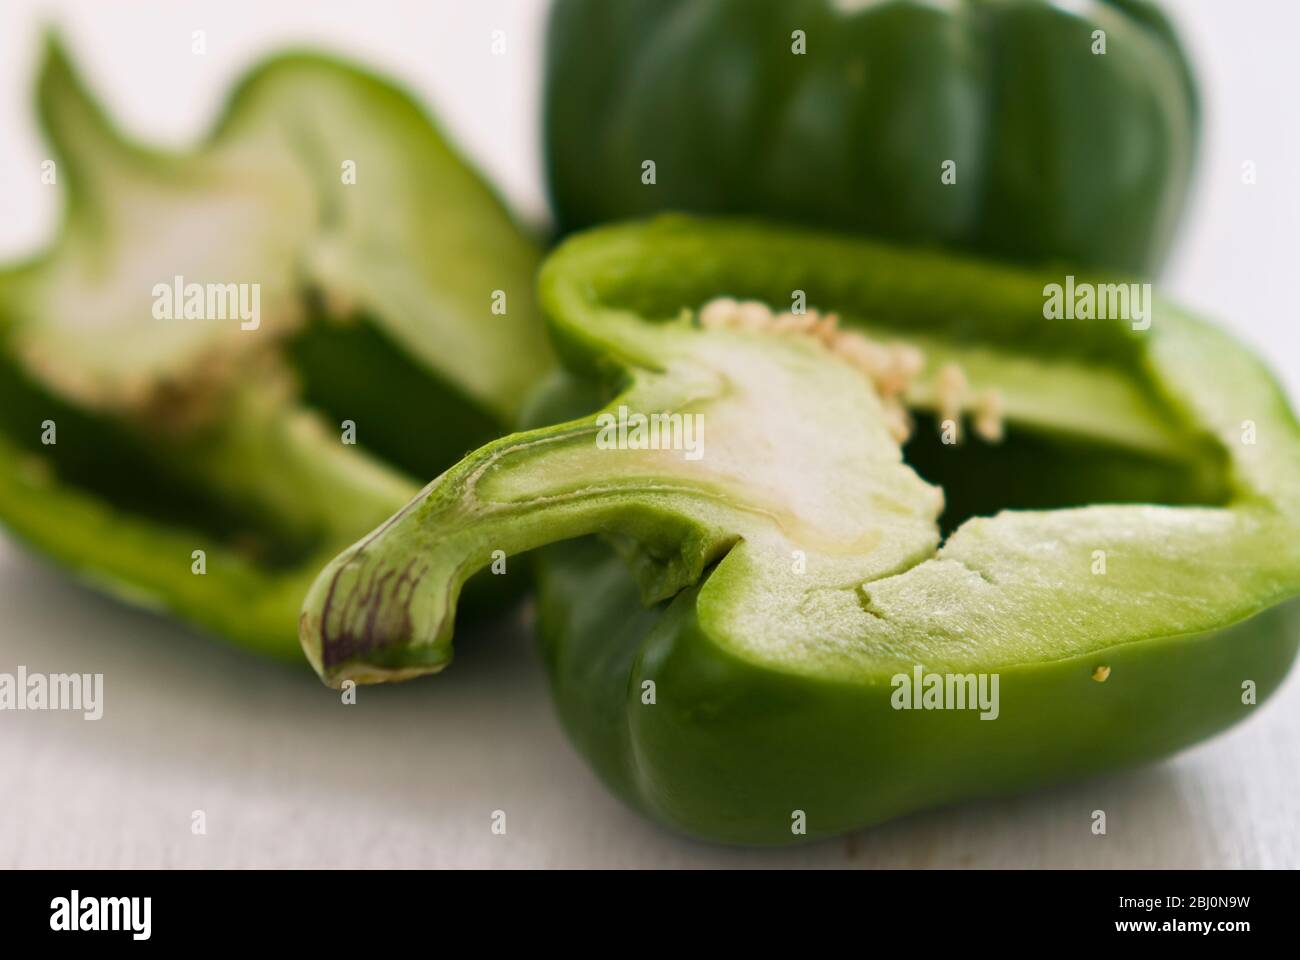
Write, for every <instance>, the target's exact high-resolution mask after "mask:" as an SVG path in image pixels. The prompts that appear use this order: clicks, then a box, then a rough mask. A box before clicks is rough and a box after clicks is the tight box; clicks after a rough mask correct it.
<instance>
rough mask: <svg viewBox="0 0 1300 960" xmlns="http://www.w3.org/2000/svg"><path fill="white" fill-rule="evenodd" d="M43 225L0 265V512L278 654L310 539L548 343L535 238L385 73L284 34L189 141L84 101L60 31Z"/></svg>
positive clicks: (364, 516)
mask: <svg viewBox="0 0 1300 960" xmlns="http://www.w3.org/2000/svg"><path fill="white" fill-rule="evenodd" d="M38 97H39V107H40V117H41V120H42V123H43V125H44V127H45V130H46V132H47V134H48V136H49V139H50V141H51V143H52V145H53V148H54V151H55V159H53V160H51V161H49V162H48V163H47V164H46V165H45V168H44V170H43V175H45V176H46V182H47V183H50V184H55V185H60V186H65V187H66V188H67V204H66V210H65V216H64V223H63V227H62V230H61V232H60V235H59V236H58V238H57V239H56V241H55V242H54V244H53V246H52V247H51V248H50V249H49V250H48V251H47V252H46V253H44V254H43V255H41V256H40V257H38V258H36V259H34V260H33V261H31V262H29V263H26V264H23V265H20V266H16V267H11V268H9V269H7V270H4V271H0V521H2V522H3V523H4V525H5V526H6V527H7V528H8V529H9V530H10V531H12V532H13V533H14V534H16V535H17V536H18V537H20V538H21V539H23V540H25V541H27V542H28V543H29V544H31V545H32V546H34V547H35V548H37V549H39V550H41V551H44V552H45V553H47V554H49V555H50V556H52V557H53V558H54V559H55V560H57V561H58V562H60V563H61V564H64V565H66V566H68V567H70V568H72V569H73V570H74V571H76V572H78V573H79V574H81V575H82V576H83V577H85V578H86V579H88V580H91V581H92V582H94V583H96V584H98V585H100V586H102V587H104V588H105V589H107V590H108V591H110V592H112V593H114V594H116V595H118V596H121V597H123V598H125V599H127V600H130V601H132V602H137V603H140V604H144V605H147V606H151V607H156V608H159V609H166V610H169V611H172V612H174V613H176V614H178V615H180V616H182V617H184V618H186V619H188V620H191V621H193V622H195V623H197V624H200V625H202V626H204V627H206V628H208V629H211V630H214V631H216V632H217V633H220V634H224V635H226V636H228V637H230V638H231V639H233V640H235V641H237V642H239V643H242V644H244V645H247V646H249V647H252V648H255V649H258V650H261V651H264V652H267V653H273V654H278V655H282V656H292V657H298V656H300V654H299V647H298V645H297V643H296V637H297V617H298V609H299V607H300V605H301V602H302V596H303V593H304V592H305V589H306V587H307V585H308V584H309V583H310V582H311V579H312V577H313V575H314V573H315V571H317V570H318V569H319V567H320V564H321V563H323V562H324V561H325V560H326V559H327V558H328V557H330V556H332V555H333V554H335V553H336V552H337V551H338V550H340V549H342V548H343V547H344V546H346V545H347V544H348V543H350V542H352V541H353V540H355V539H356V537H357V536H358V535H359V534H361V533H362V532H364V531H365V530H367V529H369V528H370V527H371V526H373V525H374V524H375V523H377V522H379V521H380V520H382V519H383V518H384V517H385V516H387V515H388V514H390V513H392V512H393V511H394V510H396V509H397V508H399V507H400V506H401V505H402V504H403V503H405V502H406V501H407V500H409V499H410V498H411V497H412V496H414V495H415V493H417V492H418V490H419V488H420V485H421V484H422V483H423V482H424V479H425V478H427V477H429V476H433V475H434V474H436V473H438V472H440V471H441V470H442V469H443V468H445V467H446V466H447V465H449V464H451V463H453V462H454V461H455V460H456V459H457V458H458V457H460V456H462V455H463V454H464V452H465V450H466V449H470V448H472V447H474V446H476V445H478V444H480V443H483V442H485V441H486V440H488V439H490V438H492V437H494V436H498V435H500V433H501V432H502V431H503V429H504V427H505V426H506V425H507V424H510V423H512V422H513V421H514V419H515V418H516V416H517V413H518V408H519V405H520V401H521V398H522V397H523V396H524V394H525V393H526V392H527V391H528V389H529V387H530V386H531V385H532V384H533V383H534V381H536V380H537V379H538V378H539V376H540V375H541V374H542V373H543V372H544V371H545V370H547V369H548V368H549V366H550V364H551V362H552V361H551V354H550V350H549V347H548V346H547V344H546V340H545V335H544V332H543V330H542V327H541V323H540V319H539V315H538V311H537V308H536V304H535V300H534V291H533V279H534V274H535V271H536V268H537V265H538V263H539V262H540V250H539V248H538V246H537V245H536V244H535V243H534V242H533V241H532V240H531V239H529V238H528V237H526V236H525V235H524V234H522V233H521V232H520V231H519V230H518V228H517V227H516V226H515V225H514V224H513V223H512V222H511V220H510V218H509V216H508V215H507V213H506V211H505V210H504V208H503V207H502V205H501V203H500V202H499V201H498V200H497V198H496V197H495V196H493V194H492V193H491V192H490V190H489V189H488V188H487V187H486V186H485V185H484V184H483V183H482V182H481V181H480V180H479V179H478V177H477V176H476V175H475V173H474V172H473V171H472V170H470V169H469V168H468V167H467V166H466V165H465V163H464V161H462V160H461V159H460V157H459V156H457V155H456V153H455V152H453V151H452V149H451V148H450V147H449V146H448V145H447V144H446V142H445V141H444V140H443V138H442V136H441V135H440V133H439V132H438V130H437V129H436V128H435V127H434V126H433V125H432V124H431V123H430V121H429V119H428V118H427V117H426V116H425V115H424V114H423V113H422V112H421V111H420V109H419V108H418V107H417V106H416V105H415V103H414V102H413V101H412V100H411V99H410V98H409V97H407V96H406V95H405V94H404V93H402V92H401V91H399V90H397V89H396V88H394V87H393V86H391V85H389V84H388V83H386V82H384V81H381V80H379V79H376V78H375V77H373V76H371V75H369V74H367V73H365V72H363V71H361V70H359V69H356V68H353V67H350V66H346V65H344V64H341V63H337V62H335V61H333V60H330V59H327V58H324V57H319V56H314V55H308V54H292V55H287V56H281V57H278V58H276V59H273V60H270V61H268V62H266V63H264V64H262V65H261V66H259V67H257V68H256V69H254V70H253V71H252V72H251V73H250V74H249V75H248V76H247V77H245V78H244V79H243V80H242V81H241V82H240V83H239V85H238V87H237V89H236V91H235V92H234V94H233V96H232V97H231V99H230V101H229V103H228V104H227V106H226V108H225V111H224V113H223V115H222V117H221V119H220V121H219V122H218V123H217V125H216V129H215V130H214V132H213V133H212V134H211V136H210V137H209V138H208V139H207V140H206V142H205V143H204V144H203V145H202V146H200V147H199V148H197V149H195V150H192V151H186V152H181V153H163V152H160V151H156V150H152V149H148V148H146V147H142V146H139V145H137V144H135V143H132V142H130V141H128V140H127V139H126V138H124V137H123V136H122V135H121V134H119V133H118V132H117V131H116V130H115V129H114V128H113V127H112V126H111V125H110V123H109V122H108V121H107V120H106V118H105V117H104V115H103V114H102V113H101V111H100V110H99V109H98V108H97V107H96V105H95V104H94V103H93V102H92V100H91V98H90V96H89V95H88V93H87V91H86V90H85V89H84V86H83V85H82V83H81V82H80V81H79V79H78V78H77V77H76V76H75V74H74V73H73V71H72V69H71V66H70V65H69V63H68V60H67V58H66V57H65V55H64V54H63V52H62V50H61V49H60V48H59V46H58V45H57V43H54V42H51V43H50V44H49V46H48V49H47V53H46V57H45V62H44V65H43V67H42V70H41V74H40V80H39V86H38Z"/></svg>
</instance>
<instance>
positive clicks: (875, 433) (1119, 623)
mask: <svg viewBox="0 0 1300 960" xmlns="http://www.w3.org/2000/svg"><path fill="white" fill-rule="evenodd" d="M1053 279H1056V280H1059V278H1052V277H1051V276H1047V275H1040V274H1037V273H1030V272H1022V271H1021V270H1019V269H1015V268H1010V267H1006V266H993V265H988V264H983V263H976V262H970V261H966V260H960V259H950V258H948V257H946V256H941V255H938V254H929V253H922V252H911V251H903V250H899V249H894V248H889V247H885V246H880V245H876V244H873V243H871V242H868V241H863V240H855V239H850V238H845V237H842V236H832V235H823V234H818V233H812V232H803V231H798V230H793V229H788V228H774V227H770V226H764V225H760V224H756V223H748V222H728V221H721V222H708V221H695V220H691V219H687V218H683V217H670V218H661V219H659V220H655V221H652V222H648V223H635V224H630V225H623V226H617V227H609V228H602V229H598V230H594V231H591V232H589V233H587V234H584V235H581V236H578V237H576V238H573V239H571V240H569V241H567V242H566V243H565V244H564V245H563V246H561V247H560V248H559V250H558V251H557V252H556V253H554V254H553V255H552V256H551V258H550V259H549V260H548V261H547V263H546V264H545V265H544V267H543V269H542V274H541V279H540V291H541V299H542V304H543V309H544V310H545V312H546V314H547V318H548V323H549V326H550V330H551V334H552V339H553V341H554V342H555V343H556V344H557V347H558V349H559V352H560V354H561V356H562V358H563V360H564V362H565V364H566V367H567V368H568V371H569V374H568V378H567V379H566V380H557V381H555V382H553V383H552V384H551V385H550V389H549V390H548V391H546V396H545V398H544V399H542V400H539V401H538V404H537V406H536V408H535V409H534V411H533V415H534V416H542V417H546V416H554V415H556V413H557V412H558V411H561V410H567V411H569V413H570V415H571V416H572V418H571V419H568V420H567V421H566V422H562V423H559V424H558V425H553V426H545V427H540V428H537V429H533V430H529V431H525V432H523V433H518V434H515V435H513V436H509V437H506V438H503V439H500V440H497V441H495V442H493V443H490V444H488V445H486V446H484V447H483V448H481V449H480V450H478V451H476V452H475V453H472V454H470V455H469V456H468V457H467V458H466V459H465V460H463V461H462V462H461V463H460V464H458V465H457V466H455V467H453V468H452V469H451V470H449V471H448V472H447V473H445V474H444V475H443V476H442V477H440V478H439V479H437V480H436V481H435V482H433V483H432V484H430V485H429V487H427V488H426V489H425V490H424V491H423V492H422V493H421V494H420V495H419V497H418V498H416V499H415V500H414V501H412V502H411V503H410V504H409V505H407V506H406V507H405V508H403V510H402V511H400V512H399V513H398V514H396V515H395V516H394V517H393V518H391V519H390V520H388V521H387V522H385V523H384V524H383V525H382V526H380V527H378V528H377V529H376V530H375V531H374V532H373V533H372V534H370V535H369V536H368V537H366V538H364V539H363V540H361V541H360V542H359V543H357V544H356V545H354V546H353V547H352V548H350V549H349V550H347V551H345V552H344V553H342V554H341V555H340V556H339V557H338V558H336V559H335V560H334V561H333V562H332V563H331V564H330V566H329V567H328V568H326V569H325V570H324V571H323V572H322V574H321V576H320V578H319V579H318V580H317V581H316V583H315V584H314V585H313V587H312V588H311V591H310V593H309V594H308V597H307V602H306V604H305V606H304V610H303V617H302V633H301V637H302V642H303V645H304V648H305V650H306V652H307V656H308V658H309V659H310V660H311V662H312V663H313V665H314V666H315V667H316V669H317V670H318V672H319V673H320V674H321V676H322V677H323V678H324V679H325V681H326V682H327V683H329V684H331V685H338V684H341V683H342V682H344V681H345V680H349V679H351V680H357V681H375V680H388V679H399V678H405V677H410V676H414V675H417V674H421V673H429V672H434V671H437V670H440V669H442V668H443V667H445V666H446V665H447V664H448V663H449V661H450V660H451V656H452V626H453V619H454V616H455V610H456V599H457V594H458V592H459V590H460V587H461V585H462V584H463V583H464V582H465V580H466V578H467V577H468V576H469V575H470V574H472V573H473V572H474V571H475V570H478V569H480V568H482V567H483V566H485V565H487V564H489V563H490V562H492V558H493V557H496V556H499V555H502V554H506V555H508V554H514V553H518V552H522V551H528V550H534V549H538V548H544V549H543V550H542V551H541V558H540V559H541V562H540V564H539V566H540V568H541V583H542V587H541V596H540V604H539V610H540V629H541V634H542V640H543V648H544V651H545V659H546V662H547V665H548V668H549V671H550V674H551V680H552V684H553V688H554V691H555V695H556V699H557V701H558V704H559V711H560V714H561V716H562V718H563V721H564V723H565V725H566V727H567V728H568V731H569V733H570V734H571V736H572V738H573V739H574V741H575V742H576V744H577V745H578V747H579V748H580V749H581V750H582V751H583V752H584V753H585V754H586V755H587V757H588V758H589V760H590V761H591V763H592V765H593V766H594V767H595V769H596V770H597V771H598V772H599V773H600V775H601V776H602V777H603V778H604V779H605V780H606V781H607V782H608V783H609V784H610V785H611V786H612V787H613V789H614V790H616V791H617V792H618V793H619V794H620V795H621V796H623V797H624V798H626V799H627V800H628V801H630V802H631V803H633V804H634V805H636V806H637V807H639V808H641V809H642V810H644V811H646V812H647V813H649V814H651V815H653V816H655V817H657V818H659V819H660V820H662V821H664V822H665V823H667V824H670V825H672V826H673V827H675V828H678V829H680V830H683V831H686V832H688V833H691V834H696V835H699V836H703V837H708V838H714V839H719V840H725V841H734V842H742V843H780V842H789V841H792V840H800V839H804V838H811V837H818V836H825V835H828V834H833V833H836V832H838V831H844V830H850V829H854V828H858V827H862V826H866V825H869V824H873V823H877V822H880V821H883V820H885V819H887V818H890V817H894V816H897V815H900V814H903V813H906V812H908V811H912V810H917V809H920V808H925V807H931V806H935V805H939V804H944V803H948V802H952V801H956V800H960V799H963V798H968V797H974V796H980V795H987V794H995V793H1000V792H1005V791H1011V790H1020V789H1024V788H1027V787H1030V786H1033V785H1035V784H1040V783H1047V782H1051V781H1056V780H1061V779H1065V778H1071V777H1078V776H1083V775H1085V774H1089V773H1092V772H1094V771H1099V770H1104V769H1108V768H1112V767H1115V766H1119V765H1124V764H1130V763H1135V762H1139V761H1143V760H1148V759H1150V758H1153V757H1158V756H1161V755H1164V754H1167V753H1170V752H1171V751H1174V750H1177V749H1179V748H1180V747H1183V746H1185V745H1187V744H1190V743H1192V742H1194V741H1196V740H1199V739H1201V738H1203V737H1206V736H1208V735H1210V734H1211V733H1214V732H1215V731H1218V730H1221V729H1223V728H1224V727H1227V726H1229V725H1230V724H1232V723H1235V722H1237V721H1238V720H1240V719H1242V718H1244V717H1246V716H1247V715H1248V714H1249V713H1250V712H1251V711H1252V710H1253V709H1254V704H1255V703H1257V702H1260V701H1262V700H1263V699H1264V698H1265V697H1267V696H1268V695H1269V694H1270V693H1271V692H1272V691H1273V690H1275V689H1276V688H1277V687H1278V685H1279V684H1280V683H1281V681H1282V679H1283V677H1284V675H1285V674H1286V671H1287V669H1288V668H1289V665H1290V663H1291V661H1292V659H1293V658H1294V656H1295V653H1296V647H1297V630H1296V622H1295V621H1296V619H1297V616H1298V615H1300V609H1298V607H1297V604H1296V603H1294V602H1288V601H1292V599H1293V598H1294V597H1295V596H1296V594H1297V593H1300V536H1298V534H1300V509H1298V507H1297V504H1300V426H1297V423H1296V420H1295V418H1294V417H1293V415H1292V413H1291V411H1290V409H1289V408H1288V406H1287V403H1286V400H1285V398H1284V397H1283V395H1282V393H1281V391H1280V390H1279V388H1278V386H1277V385H1276V383H1275V382H1274V380H1273V379H1272V377H1271V376H1270V375H1269V373H1268V371H1267V370H1266V369H1265V368H1264V367H1263V365H1262V364H1261V363H1260V362H1259V361H1258V360H1256V359H1255V358H1254V357H1253V356H1251V355H1250V354H1249V353H1247V352H1246V351H1245V350H1244V349H1243V348H1242V347H1240V346H1239V345H1237V344H1236V343H1234V342H1233V341H1232V340H1231V339H1230V338H1228V337H1227V336H1225V335H1224V334H1223V333H1221V332H1219V331H1218V330H1216V329H1215V328H1214V327H1212V326H1210V325H1208V324H1206V323H1204V322H1202V321H1200V320H1197V319H1195V318H1194V317H1192V316H1190V315H1188V314H1187V313H1185V312H1184V311H1182V310H1180V309H1177V308H1175V307H1173V306H1171V305H1169V304H1167V303H1165V302H1163V301H1158V300H1157V301H1156V302H1155V303H1154V304H1153V305H1152V306H1151V311H1150V313H1149V314H1148V315H1147V316H1148V317H1149V318H1150V321H1151V322H1150V324H1149V327H1147V328H1146V329H1140V328H1141V327H1143V326H1144V325H1145V324H1137V323H1133V322H1131V321H1129V320H1125V319H1122V318H1118V317H1112V318H1111V319H1108V320H1091V321H1089V320H1050V319H1045V307H1044V301H1045V294H1046V293H1047V290H1048V284H1049V283H1050V282H1052V281H1053ZM801 296H802V297H803V298H805V300H806V305H807V306H808V307H813V306H816V307H819V308H821V309H822V310H835V311H837V312H838V315H839V317H840V318H842V319H841V322H840V324H839V326H838V327H837V326H836V325H835V323H834V321H833V319H832V318H831V317H830V316H828V315H826V314H815V313H811V312H806V311H805V312H803V313H799V312H794V311H792V312H790V313H788V314H784V315H782V316H779V317H775V318H774V316H773V315H772V314H771V313H769V312H767V311H766V310H765V308H764V307H763V306H762V305H764V304H766V305H768V306H771V307H775V308H776V309H777V310H780V309H781V308H782V306H783V305H784V304H786V303H791V304H792V305H796V306H797V305H798V302H799V298H800V297H801ZM720 297H723V298H742V299H743V300H744V301H752V302H744V303H742V304H741V305H739V306H737V305H736V304H734V303H732V302H731V301H729V300H726V299H722V300H720V299H718V298H720ZM1135 327H1137V328H1139V329H1135ZM882 358H883V360H884V361H886V362H885V363H883V364H882V363H881V360H882ZM953 371H958V372H961V373H963V374H964V376H965V385H963V382H962V380H961V379H960V378H958V377H955V376H954V374H953ZM900 373H901V375H898V374H900ZM991 390H992V391H996V393H988V391H991ZM990 396H996V397H997V398H998V402H997V403H996V404H994V405H993V407H994V409H993V410H990V409H989V404H988V403H987V402H986V401H987V400H988V398H989V397H990ZM593 410H594V411H597V412H595V413H593V412H592V411H593ZM900 411H901V412H902V413H904V415H905V416H909V417H911V418H913V419H914V420H915V424H914V429H913V431H912V433H911V435H910V438H908V439H906V440H904V439H903V437H902V434H903V432H904V431H901V430H900V429H899V426H900V424H899V417H898V414H899V413H900ZM656 414H658V415H661V419H659V420H657V421H650V422H651V423H655V424H657V427H651V426H647V422H646V421H645V420H638V419H637V418H638V417H639V416H644V417H647V418H649V417H650V416H651V415H656ZM664 415H666V416H667V419H663V418H662V417H663V416H664ZM673 418H675V419H673ZM970 420H973V426H974V427H975V429H974V432H973V433H971V434H970V435H967V436H964V437H963V438H962V439H961V442H948V441H949V440H951V439H953V438H954V436H955V434H956V428H957V427H958V426H959V425H961V424H964V423H966V422H967V421H970ZM656 429H657V430H658V432H657V433H655V432H654V431H655V430H656ZM560 541H572V542H568V543H560ZM936 678H937V679H936Z"/></svg>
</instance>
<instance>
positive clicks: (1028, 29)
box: [544, 0, 1200, 273]
mask: <svg viewBox="0 0 1300 960" xmlns="http://www.w3.org/2000/svg"><path fill="white" fill-rule="evenodd" d="M544 125H545V131H546V161H547V177H548V182H549V185H550V191H551V197H552V201H553V205H554V207H555V211H556V217H557V219H558V220H559V222H560V225H561V227H562V228H563V229H565V230H576V229H582V228H584V227H588V226H593V225H596V224H599V223H605V222H609V221H613V220H622V219H625V218H628V217H636V216H645V215H648V214H651V213H655V212H660V211H691V212H695V213H707V214H729V215H743V216H763V217H768V218H773V219H781V220H786V221H789V222H792V223H799V224H804V225H808V226H815V227H821V228H828V229H836V230H844V231H846V232H853V233H861V234H864V235H869V236H875V237H880V238H884V239H888V240H894V241H899V242H906V243H926V244H940V245H943V246H946V247H950V248H955V249H962V250H966V251H969V252H973V253H976V254H979V255H990V256H993V257H995V258H999V259H1011V260H1016V261H1022V262H1031V263H1044V262H1051V261H1055V260H1059V261H1063V262H1066V263H1071V264H1076V265H1080V266H1091V267H1096V268H1098V269H1106V270H1119V271H1124V272H1129V273H1150V272H1154V271H1155V270H1156V269H1157V268H1158V267H1159V265H1160V263H1161V261H1162V260H1163V259H1164V255H1165V253H1166V251H1167V250H1168V247H1169V243H1170V241H1171V240H1172V237H1173V232H1174V229H1175V227H1176V223H1177V220H1178V217H1179V215H1180V212H1181V210H1182V208H1183V206H1184V203H1185V201H1186V196H1187V187H1188V182H1189V179H1190V175H1191V169H1192V164H1193V161H1194V158H1195V153H1196V144H1197V139H1198V135H1199V125H1200V121H1199V106H1198V97H1197V92H1196V87H1195V83H1194V81H1193V78H1192V73H1191V70H1190V68H1189V66H1188V63H1187V59H1186V57H1185V55H1184V53H1183V50H1182V46H1181V44H1180V43H1179V41H1178V38H1177V36H1176V35H1175V33H1174V31H1173V29H1172V28H1171V27H1170V25H1169V23H1168V22H1167V20H1166V19H1165V18H1164V16H1163V14H1161V12H1160V11H1159V9H1158V8H1157V7H1156V6H1154V5H1152V4H1150V3H1146V2H1143V0H1079V2H1072V3H1054V2H1048V0H955V2H949V3H932V2H925V0H892V2H886V3H879V2H871V3H864V2H853V0H618V2H617V3H610V2H609V0H559V2H558V3H556V4H555V6H554V8H553V11H552V14H551V21H550V27H549V33H548V37H547V58H546V92H545V121H544ZM647 163H653V164H654V167H653V170H650V169H649V168H647V167H646V166H645V165H646V164H647Z"/></svg>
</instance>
